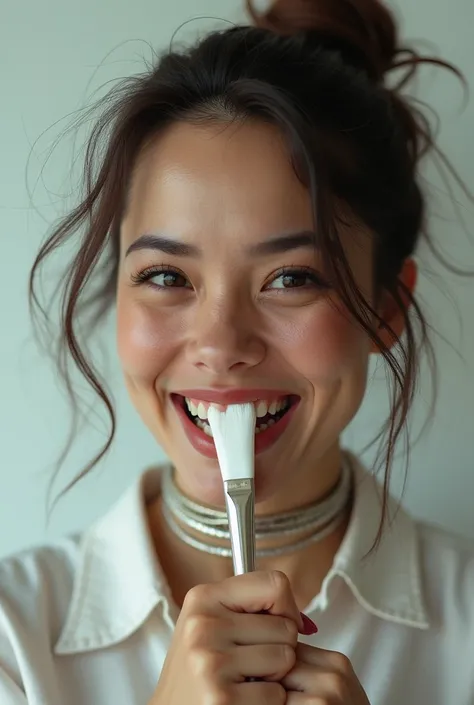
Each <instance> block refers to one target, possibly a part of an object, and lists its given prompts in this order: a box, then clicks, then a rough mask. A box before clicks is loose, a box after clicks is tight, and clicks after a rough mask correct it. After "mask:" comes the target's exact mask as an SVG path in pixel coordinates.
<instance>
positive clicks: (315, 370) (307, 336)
mask: <svg viewBox="0 0 474 705" xmlns="http://www.w3.org/2000/svg"><path fill="white" fill-rule="evenodd" d="M311 308H312V307H311ZM280 333H281V335H280V340H281V345H283V346H284V351H285V356H286V357H287V359H289V360H290V361H291V364H292V366H293V367H294V368H295V369H296V370H297V371H298V372H299V374H302V375H303V376H304V377H306V378H307V379H308V380H311V381H313V382H314V383H315V384H317V385H327V384H331V383H333V382H335V381H337V380H339V379H341V377H344V376H347V374H350V373H355V372H357V371H361V372H362V373H363V371H364V370H365V369H366V367H367V362H368V357H369V351H370V345H369V341H368V338H367V335H366V334H365V333H364V331H362V330H361V329H360V328H359V327H358V326H357V325H355V324H354V323H353V322H352V321H351V320H350V318H349V316H348V315H347V314H346V313H345V312H344V311H342V310H341V309H339V310H338V309H337V308H336V306H333V305H331V304H329V303H321V304H320V305H318V306H317V307H316V308H312V310H310V307H308V310H307V312H305V313H304V315H302V316H301V317H300V318H299V319H298V320H297V321H292V322H291V324H289V325H288V326H286V327H285V328H284V330H282V331H281V332H280Z"/></svg>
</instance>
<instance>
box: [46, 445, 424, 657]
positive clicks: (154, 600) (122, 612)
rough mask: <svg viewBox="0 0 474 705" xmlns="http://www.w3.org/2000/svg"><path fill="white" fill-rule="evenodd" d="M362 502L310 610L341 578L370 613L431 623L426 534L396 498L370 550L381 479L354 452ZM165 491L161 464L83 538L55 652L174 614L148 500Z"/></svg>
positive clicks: (105, 640) (104, 640)
mask: <svg viewBox="0 0 474 705" xmlns="http://www.w3.org/2000/svg"><path fill="white" fill-rule="evenodd" d="M352 462H353V465H354V469H355V493H354V508H353V512H352V517H351V520H350V523H349V527H348V530H347V532H346V535H345V538H344V540H343V542H342V544H341V547H340V549H339V551H338V553H337V554H336V557H335V559H334V563H333V567H332V569H331V570H330V572H329V573H328V575H327V576H326V578H325V580H324V582H323V585H322V589H321V592H320V594H319V595H318V596H317V597H315V599H314V600H313V602H312V603H311V605H310V606H309V608H308V610H309V611H310V610H311V609H314V608H319V609H325V608H326V607H327V605H328V602H329V589H330V586H331V584H332V582H333V580H335V579H336V578H341V579H342V580H344V581H345V582H346V584H347V585H348V586H349V588H350V589H351V591H352V593H353V595H354V597H355V598H356V599H357V600H358V602H359V603H360V604H361V606H362V607H363V608H365V609H366V610H367V611H368V612H370V613H372V614H374V615H376V616H378V617H380V618H382V619H385V620H389V621H392V622H396V623H399V624H405V625H407V626H411V627H418V628H421V629H426V628H428V627H429V622H428V618H427V613H426V609H425V605H424V600H423V596H422V580H421V567H420V561H419V556H418V537H417V531H416V525H415V523H414V522H413V520H412V519H411V518H410V517H409V516H408V514H406V513H405V512H404V510H403V509H402V508H400V507H399V506H398V503H397V502H395V501H394V500H393V499H389V503H388V507H387V508H388V515H389V517H390V523H389V525H388V526H387V527H386V528H385V529H384V533H383V536H382V540H381V542H380V544H379V546H378V547H377V549H376V550H374V551H372V552H371V551H370V549H371V548H372V545H373V542H374V539H375V537H376V534H377V529H378V525H379V520H380V515H381V498H380V489H379V486H378V484H377V483H376V481H375V479H374V478H373V477H372V476H371V475H370V474H369V473H367V472H366V471H365V470H364V468H363V467H362V466H361V464H360V463H359V462H358V461H357V460H356V459H355V458H352ZM159 490H160V471H159V470H148V471H147V472H145V473H144V474H143V475H142V476H141V478H140V479H139V480H138V482H137V483H135V484H134V485H133V486H132V487H131V489H129V490H128V491H127V492H126V493H125V494H124V495H123V497H122V498H121V499H120V500H119V501H118V503H117V504H116V505H115V506H114V507H112V509H111V510H110V511H109V512H108V513H107V514H106V515H105V516H104V517H103V518H102V519H100V520H99V521H98V522H97V523H96V524H94V525H93V526H92V527H91V528H90V529H89V530H88V531H86V532H85V534H84V535H83V537H82V540H81V543H80V547H79V560H78V568H77V572H76V575H75V579H74V587H73V593H72V598H71V602H70V606H69V610H68V614H67V617H66V621H65V623H64V626H63V629H62V632H61V634H60V637H59V639H58V641H57V643H56V646H55V653H57V654H68V653H77V652H82V651H89V650H93V649H98V648H105V647H108V646H112V645H113V644H116V643H119V642H121V641H123V640H124V639H126V638H127V637H129V636H131V634H133V633H134V632H135V631H136V630H137V629H138V628H139V627H140V626H141V625H142V624H143V623H144V621H145V620H146V619H147V617H148V616H149V614H150V613H151V612H152V611H153V610H154V608H155V607H157V606H158V605H160V604H161V605H162V606H163V609H164V611H165V616H166V615H167V616H168V620H170V619H171V618H170V612H172V611H173V606H172V599H171V595H170V591H169V588H168V584H167V581H166V577H165V576H164V574H163V572H162V570H161V568H160V566H159V563H158V561H157V559H156V554H155V550H154V547H153V543H152V539H151V536H150V533H149V529H148V522H147V516H146V505H147V503H148V502H149V501H151V500H152V499H153V498H154V497H156V496H157V494H158V493H159Z"/></svg>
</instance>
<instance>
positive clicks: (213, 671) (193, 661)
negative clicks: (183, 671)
mask: <svg viewBox="0 0 474 705" xmlns="http://www.w3.org/2000/svg"><path fill="white" fill-rule="evenodd" d="M225 660H226V659H225V655H224V654H221V653H219V652H217V651H209V650H207V649H193V650H192V651H191V653H190V654H189V657H188V666H189V669H190V671H191V673H192V675H193V676H195V677H196V678H199V679H203V680H206V681H213V680H215V679H216V675H217V674H218V673H219V672H220V671H221V670H222V667H223V665H224V663H225Z"/></svg>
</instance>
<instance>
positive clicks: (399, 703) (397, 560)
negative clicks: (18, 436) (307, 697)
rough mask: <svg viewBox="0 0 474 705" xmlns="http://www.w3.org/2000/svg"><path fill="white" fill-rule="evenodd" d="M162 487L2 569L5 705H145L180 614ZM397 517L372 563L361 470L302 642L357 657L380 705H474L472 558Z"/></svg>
mask: <svg viewBox="0 0 474 705" xmlns="http://www.w3.org/2000/svg"><path fill="white" fill-rule="evenodd" d="M159 486H160V473H159V471H148V472H147V473H145V474H144V475H143V476H142V478H141V479H140V480H139V482H138V483H137V484H136V485H134V486H133V487H132V488H131V489H130V490H129V491H128V492H127V493H126V494H125V495H124V496H123V497H122V499H121V500H120V501H119V502H118V503H117V504H116V505H115V506H114V507H113V508H112V509H111V510H110V511H109V512H108V513H107V514H106V516H105V517H103V518H102V519H101V520H100V521H98V522H97V523H96V524H95V525H94V526H92V528H90V529H89V530H88V531H86V532H85V533H84V534H83V535H82V536H79V537H72V538H68V539H64V540H62V541H60V542H58V543H56V544H54V545H52V546H50V547H44V548H40V549H36V550H33V551H29V552H26V553H23V554H21V555H19V556H17V557H13V558H9V559H7V560H5V561H3V562H2V563H1V564H0V705H25V704H26V703H28V704H29V705H147V703H148V701H149V699H150V697H151V695H152V693H153V691H154V689H155V687H156V683H157V682H158V679H159V676H160V671H161V668H162V665H163V661H164V659H165V656H166V652H167V649H168V646H169V644H170V640H171V638H172V634H173V629H174V625H175V622H176V619H177V616H178V610H177V608H176V606H174V604H173V601H172V599H171V597H170V592H169V589H168V586H167V584H166V579H165V577H164V575H163V574H162V572H161V570H160V567H159V565H158V564H157V560H156V556H155V553H154V550H153V546H152V543H151V540H150V536H149V532H148V527H147V520H146V512H145V503H146V502H147V501H151V500H152V499H153V498H154V497H156V495H157V493H158V492H159ZM390 509H391V512H392V513H393V516H394V519H393V522H392V524H391V528H390V529H387V530H386V532H385V535H384V538H383V540H382V543H381V545H380V546H379V548H378V550H377V551H376V552H375V553H372V554H370V555H369V557H368V558H364V556H365V555H366V554H367V552H368V550H369V549H370V547H371V545H372V543H373V539H374V536H375V532H376V530H377V526H378V522H379V516H380V492H379V490H378V486H377V485H376V483H375V482H374V481H373V479H372V477H371V476H370V475H368V474H366V473H365V471H363V470H362V468H360V467H357V472H356V492H355V501H354V510H353V516H352V519H351V522H350V525H349V528H348V531H347V533H346V537H345V539H344V541H343V543H342V545H341V547H340V550H339V551H338V553H337V555H336V557H335V560H334V565H333V567H332V569H331V571H330V572H329V574H328V575H327V577H326V579H325V580H324V583H323V586H322V589H321V592H320V594H319V595H317V596H316V597H315V598H314V600H313V601H312V602H311V604H310V605H309V606H308V608H307V610H306V613H307V614H308V615H309V616H310V617H311V618H312V619H313V620H314V621H315V622H316V623H317V624H318V626H319V633H318V634H317V635H316V636H314V637H309V638H305V639H304V640H305V641H306V642H307V643H310V644H313V645H315V646H319V647H321V648H325V649H332V650H336V651H341V652H343V653H345V654H346V655H347V656H349V658H350V659H351V661H352V664H353V666H354V669H355V671H356V673H357V675H358V677H359V679H360V680H361V682H362V684H363V686H364V688H365V689H366V692H367V695H368V697H369V700H370V703H371V705H473V704H474V550H473V549H472V547H469V546H467V545H466V546H463V544H462V542H461V541H459V540H456V539H453V538H451V537H450V536H448V535H445V534H444V533H442V532H441V531H438V530H435V529H432V528H429V527H426V526H423V525H418V524H416V523H415V522H413V521H412V519H411V518H410V517H409V516H408V515H407V514H406V513H405V512H404V511H403V510H399V511H398V512H397V511H395V510H396V504H395V503H394V502H392V503H391V505H390ZM196 705H198V704H196Z"/></svg>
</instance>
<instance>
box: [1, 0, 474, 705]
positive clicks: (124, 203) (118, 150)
mask: <svg viewBox="0 0 474 705" xmlns="http://www.w3.org/2000/svg"><path fill="white" fill-rule="evenodd" d="M250 9H251V11H252V8H250ZM252 17H253V20H254V24H255V25H256V26H255V27H236V28H232V29H228V30H226V31H223V32H217V33H212V34H210V35H209V36H208V37H207V38H205V39H204V40H202V41H201V42H200V43H198V44H197V45H196V46H195V47H194V48H192V49H191V50H190V51H187V52H184V53H180V54H170V55H167V56H165V57H164V58H163V59H162V60H161V61H160V62H159V64H158V65H157V66H156V67H155V68H153V69H151V70H150V71H149V72H148V73H146V74H145V75H143V76H140V77H138V78H135V79H133V80H132V81H131V82H128V83H127V84H126V86H125V87H122V88H121V89H120V90H119V92H118V93H117V95H116V96H115V98H114V99H113V100H112V103H111V105H110V107H109V108H108V110H107V111H106V112H105V113H104V117H103V118H102V119H101V121H100V122H99V124H98V126H97V128H96V130H95V132H94V134H93V136H92V138H91V143H90V147H89V150H88V152H87V156H86V162H87V163H86V166H87V170H88V172H87V173H88V175H89V178H86V184H85V185H86V193H85V196H84V200H83V201H82V202H81V203H80V205H79V206H78V207H77V209H76V210H75V211H73V212H72V213H71V214H70V215H69V216H68V217H67V218H66V219H65V220H64V221H63V222H62V223H61V225H60V226H59V228H58V229H57V230H56V231H55V233H53V235H52V236H51V238H50V240H49V241H48V242H47V244H46V245H45V246H44V248H43V249H42V251H41V252H40V255H39V257H38V260H37V263H36V265H35V269H34V272H33V279H32V284H33V295H34V293H35V289H34V284H35V275H36V273H37V269H38V267H39V265H40V264H41V263H42V262H43V261H44V260H45V258H46V257H47V256H48V254H49V253H50V252H51V251H52V250H53V249H55V248H56V247H57V246H60V245H62V244H63V243H65V242H66V241H68V240H70V239H72V238H76V239H78V250H77V255H76V257H75V259H74V261H73V263H72V266H71V269H70V270H69V271H68V272H67V278H65V280H64V282H65V284H64V287H65V288H64V307H63V320H62V330H63V336H64V343H65V345H66V346H67V347H68V348H69V351H70V352H71V353H72V355H73V358H74V360H75V362H76V364H77V365H78V366H79V369H80V370H81V371H82V373H83V374H84V375H85V376H86V378H87V379H88V380H89V382H90V383H91V384H92V385H93V386H94V387H95V389H96V391H98V393H99V395H100V396H101V397H102V399H103V401H105V403H106V405H107V406H108V408H109V411H110V414H111V418H112V421H113V411H112V407H111V406H110V403H109V401H108V398H107V396H106V394H105V391H104V390H103V388H102V386H101V385H100V382H99V380H98V378H97V377H96V374H95V372H94V370H93V369H92V367H91V366H90V365H89V363H88V362H87V359H86V357H85V355H84V353H83V351H82V350H81V347H80V344H79V340H78V334H77V316H78V311H79V307H80V304H81V303H84V302H86V303H87V301H88V302H89V303H88V305H92V306H93V307H94V306H95V307H96V308H93V311H94V312H95V313H96V314H100V313H101V312H103V311H105V310H106V308H107V306H108V304H109V303H110V302H111V301H112V299H114V298H116V305H117V329H118V351H119V355H120V359H121V363H122V366H123V371H124V375H125V381H126V384H127V387H128V390H129V393H130V397H131V400H132V402H133V403H134V405H135V407H136V408H137V410H138V412H139V414H140V415H141V417H142V419H143V421H144V423H145V424H146V425H147V426H148V428H149V429H150V431H151V433H152V434H153V435H154V437H155V438H156V440H157V441H158V442H159V444H160V445H161V446H162V447H163V448H164V449H165V451H166V452H167V454H168V455H169V457H170V458H171V461H172V465H173V468H174V470H173V471H172V470H169V469H166V468H163V469H161V470H151V471H148V472H147V473H145V474H144V475H143V477H142V478H141V479H140V481H139V483H138V484H137V485H136V486H135V487H133V488H132V489H131V490H130V492H129V493H127V494H126V495H125V496H124V498H123V499H122V500H121V501H120V502H119V503H118V504H117V505H116V506H115V507H114V508H113V509H112V510H111V511H110V512H109V513H108V514H107V515H106V516H105V517H104V518H103V519H101V520H100V521H99V522H98V523H97V524H95V525H94V526H93V527H92V528H91V529H90V530H88V531H86V532H85V534H84V535H83V536H81V537H71V538H67V539H65V540H63V541H61V542H59V543H57V544H55V545H54V546H50V547H45V548H43V549H40V550H35V551H33V552H28V553H26V554H24V555H21V556H18V557H16V558H12V559H8V560H7V561H4V562H3V564H2V566H1V569H0V586H1V588H0V702H1V703H2V705H24V704H25V703H29V704H30V705H40V704H41V705H64V704H67V705H92V704H94V705H97V703H100V704H101V705H106V704H107V703H110V705H146V704H148V705H188V703H193V704H195V705H217V704H221V703H226V704H229V705H264V704H265V703H268V704H269V705H278V704H280V703H281V704H283V703H287V704H288V705H310V704H312V705H316V704H318V705H323V704H325V705H329V704H331V705H335V704H336V703H337V704H339V705H367V703H371V705H378V704H380V705H400V703H403V704H404V705H409V704H413V705H420V703H430V705H446V703H456V705H468V703H472V702H473V698H474V603H473V600H472V595H473V594H474V559H473V552H472V549H469V548H463V547H462V546H460V545H459V543H458V542H457V541H455V540H454V539H452V538H450V537H448V536H444V535H443V534H441V533H440V532H436V531H434V530H433V529H431V528H429V527H426V526H421V525H418V524H416V523H415V522H414V521H413V520H412V519H411V518H410V517H409V516H408V515H407V514H406V513H405V512H404V511H403V510H401V509H399V510H398V511H397V506H396V505H395V504H394V502H393V501H392V500H391V499H390V498H389V496H388V495H387V489H388V480H389V471H390V466H391V461H392V456H393V451H394V446H395V443H396V441H397V438H398V437H399V436H400V434H401V433H402V432H403V431H404V428H405V422H406V417H407V412H408V410H409V407H410V403H411V400H412V396H413V390H414V384H415V379H416V371H417V362H418V343H419V342H423V341H424V338H425V332H426V331H425V328H426V326H425V323H424V319H423V316H422V314H421V312H420V310H419V308H418V306H417V304H416V301H415V298H414V289H415V284H416V266H415V264H414V261H413V259H412V257H413V254H414V251H415V249H416V246H417V243H418V240H419V238H420V236H421V233H422V232H423V228H424V222H425V212H424V199H423V195H422V192H421V190H420V187H419V185H418V181H417V173H418V164H419V159H420V157H421V156H422V155H423V154H424V152H425V151H426V150H427V149H428V148H429V147H430V146H433V145H432V144H431V140H430V134H429V130H428V127H427V124H426V123H425V122H424V121H423V118H422V116H421V115H419V114H418V113H416V112H414V111H413V110H412V109H411V108H410V106H409V105H408V103H407V102H405V100H404V99H403V98H402V97H401V96H400V94H399V93H398V92H397V91H396V90H390V89H388V88H387V87H386V84H385V80H384V79H385V77H386V75H387V73H388V72H389V71H390V70H391V69H393V68H395V67H397V66H398V67H402V68H403V67H404V68H405V72H408V74H410V73H411V72H412V69H414V68H416V64H417V62H418V61H419V60H418V58H417V57H416V55H414V54H409V53H403V52H402V51H401V49H400V44H399V41H398V36H397V32H396V27H395V25H394V21H393V18H392V16H391V15H390V13H389V11H388V10H387V9H386V8H385V6H383V5H381V4H379V3H378V2H377V1H376V0H337V2H336V1H335V0H314V1H313V2H308V1H306V2H305V1H304V0H301V1H300V2H296V1H294V0H293V1H290V0H288V2H286V1H284V0H280V1H279V2H277V3H275V5H274V6H273V8H272V9H271V10H270V11H269V12H268V13H267V14H265V15H264V16H257V15H256V14H255V13H253V14H252ZM432 61H433V60H432ZM438 63H441V62H438ZM104 139H106V143H105V146H104V142H103V140H104ZM96 160H97V161H96ZM97 273H99V277H100V279H99V280H97V281H100V283H101V288H100V290H98V289H97V288H96V289H94V292H95V293H94V296H93V297H92V298H90V297H89V298H88V299H87V293H88V291H89V289H88V287H87V286H86V284H88V283H89V279H90V278H91V277H92V275H93V274H94V275H97ZM402 334H403V337H402ZM371 354H376V355H379V356H381V357H382V358H383V359H384V361H385V362H386V363H387V367H388V370H389V371H390V372H391V374H392V378H393V382H394V386H393V394H392V397H391V401H392V410H391V415H390V419H389V421H388V425H387V436H386V444H385V454H384V457H383V458H382V461H383V463H384V465H385V473H386V474H385V483H384V488H383V489H380V490H379V489H378V485H376V484H375V483H374V482H373V480H372V479H371V476H370V475H369V474H368V473H366V471H365V470H364V469H363V468H361V467H360V464H359V463H358V462H357V460H356V459H355V458H352V457H351V456H349V455H348V454H345V453H343V452H342V450H341V447H340V443H339V438H340V435H341V433H342V431H343V430H344V428H345V427H346V426H347V424H348V423H349V421H350V420H351V419H352V418H353V417H354V415H355V414H356V413H357V410H358V408H359V406H360V403H361V400H362V398H363V395H364V392H365V387H366V379H367V367H368V362H369V357H370V355H371ZM248 401H250V402H253V403H255V405H256V407H257V415H258V417H259V418H258V428H257V431H256V501H257V515H258V518H259V519H258V522H259V523H258V526H259V537H258V555H259V560H258V564H259V570H258V571H257V572H255V573H252V574H249V575H245V576H239V577H233V576H232V563H231V560H230V558H229V545H228V542H227V540H226V535H225V531H222V527H221V525H220V523H219V522H220V521H221V519H222V517H221V515H220V514H219V513H218V514H215V512H213V508H216V509H217V510H218V511H222V505H223V492H222V482H221V479H220V473H219V468H218V464H217V460H216V454H215V449H214V444H213V440H212V437H211V435H210V433H211V432H210V428H209V426H208V424H207V410H208V408H209V405H210V404H212V403H219V404H223V405H226V404H231V403H236V404H238V403H243V402H248ZM112 435H113V434H112ZM110 441H111V439H110ZM110 441H109V442H110ZM106 449H107V448H104V452H105V450H106ZM190 500H192V502H190ZM269 516H270V517H271V519H268V517H269ZM262 517H266V518H267V519H266V520H262ZM216 526H217V528H218V529H219V530H220V531H221V533H219V532H216V531H215V528H216ZM282 526H283V529H282ZM285 528H286V529H287V530H285ZM288 529H291V530H290V531H288ZM301 610H304V614H301V612H300V611H301ZM314 622H317V624H318V627H319V632H318V633H316V632H317V628H316V626H315V623H314Z"/></svg>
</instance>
